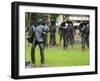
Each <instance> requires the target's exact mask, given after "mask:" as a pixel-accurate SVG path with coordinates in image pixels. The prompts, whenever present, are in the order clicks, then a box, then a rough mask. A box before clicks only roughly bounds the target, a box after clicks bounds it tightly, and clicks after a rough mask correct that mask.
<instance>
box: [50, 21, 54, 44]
mask: <svg viewBox="0 0 100 81" xmlns="http://www.w3.org/2000/svg"><path fill="white" fill-rule="evenodd" d="M49 31H50V46H54V45H56V22H55V21H51V26H50V27H49Z"/></svg>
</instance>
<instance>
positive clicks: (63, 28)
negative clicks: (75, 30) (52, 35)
mask: <svg viewBox="0 0 100 81" xmlns="http://www.w3.org/2000/svg"><path fill="white" fill-rule="evenodd" d="M59 30H60V32H61V34H62V38H63V48H64V50H65V49H66V47H67V42H66V36H67V24H66V22H62V23H61V27H60V28H59Z"/></svg>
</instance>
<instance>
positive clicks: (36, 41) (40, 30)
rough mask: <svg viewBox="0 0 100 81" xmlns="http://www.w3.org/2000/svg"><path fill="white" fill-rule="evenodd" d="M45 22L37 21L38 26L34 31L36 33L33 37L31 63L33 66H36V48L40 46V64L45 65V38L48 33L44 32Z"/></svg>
mask: <svg viewBox="0 0 100 81" xmlns="http://www.w3.org/2000/svg"><path fill="white" fill-rule="evenodd" d="M42 23H43V20H42V19H39V20H38V21H37V25H36V27H35V29H34V30H33V32H34V36H33V42H32V48H31V62H32V65H34V64H35V48H36V45H39V48H40V57H41V59H40V62H41V64H44V61H45V59H44V38H43V36H44V35H45V34H46V32H45V31H44V28H45V27H44V26H43V25H42Z"/></svg>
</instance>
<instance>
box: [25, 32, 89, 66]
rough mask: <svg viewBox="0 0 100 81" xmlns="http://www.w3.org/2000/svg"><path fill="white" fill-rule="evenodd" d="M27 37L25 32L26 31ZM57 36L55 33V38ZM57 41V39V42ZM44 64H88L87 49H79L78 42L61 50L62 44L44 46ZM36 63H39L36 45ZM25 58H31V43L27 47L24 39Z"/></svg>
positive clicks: (38, 52)
mask: <svg viewBox="0 0 100 81" xmlns="http://www.w3.org/2000/svg"><path fill="white" fill-rule="evenodd" d="M26 37H27V33H26ZM58 39H59V36H58V35H57V40H58ZM58 42H59V41H57V43H58ZM44 55H45V64H46V65H48V66H78V65H89V49H88V48H86V49H85V51H82V50H81V46H80V44H75V45H74V47H73V48H71V47H69V48H68V50H63V48H62V45H61V46H56V47H52V48H50V47H49V48H46V49H45V52H44ZM35 57H36V64H37V65H40V51H39V48H38V46H37V47H36V54H35ZM26 60H28V61H30V60H31V45H30V46H29V47H28V41H27V40H26Z"/></svg>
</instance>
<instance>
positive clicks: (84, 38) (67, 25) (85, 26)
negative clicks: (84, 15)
mask: <svg viewBox="0 0 100 81" xmlns="http://www.w3.org/2000/svg"><path fill="white" fill-rule="evenodd" d="M76 29H78V30H79V31H80V33H79V35H80V38H81V42H80V45H81V47H82V50H84V49H85V45H87V46H88V47H89V23H88V22H82V23H80V25H79V26H78V27H77V28H75V27H74V25H73V23H72V22H71V21H66V22H62V23H61V24H60V27H59V28H58V31H57V27H56V22H55V21H51V22H50V26H48V25H47V23H45V22H44V21H43V20H42V19H38V21H37V23H36V24H35V25H34V24H31V25H30V27H29V31H28V38H27V39H28V42H29V43H32V48H31V60H32V64H35V47H36V45H39V48H40V56H41V64H44V49H45V47H48V45H50V46H51V47H52V46H55V45H57V44H56V32H58V34H59V36H60V39H59V40H57V41H59V44H60V45H61V41H62V39H63V49H64V50H65V49H68V46H69V45H71V46H72V47H73V45H74V43H75V39H74V36H75V34H76ZM48 32H49V33H50V36H48ZM48 37H50V38H49V44H48Z"/></svg>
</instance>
